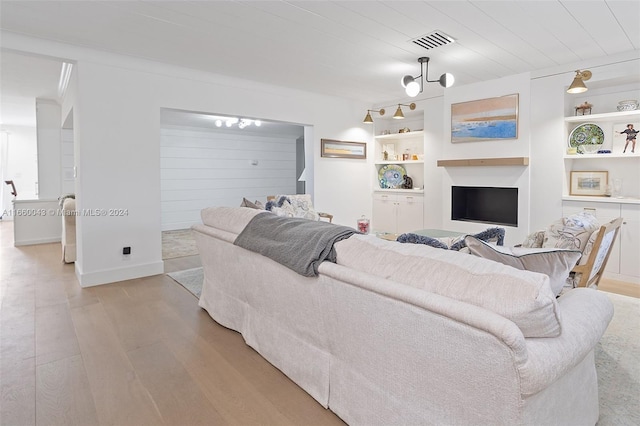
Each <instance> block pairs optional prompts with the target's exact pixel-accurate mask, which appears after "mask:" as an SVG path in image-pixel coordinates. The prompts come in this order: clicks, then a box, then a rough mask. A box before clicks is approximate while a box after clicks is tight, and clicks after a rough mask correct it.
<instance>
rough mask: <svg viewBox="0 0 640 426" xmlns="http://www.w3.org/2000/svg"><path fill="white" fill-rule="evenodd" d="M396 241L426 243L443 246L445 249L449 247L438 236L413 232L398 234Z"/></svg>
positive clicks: (432, 245) (436, 246)
mask: <svg viewBox="0 0 640 426" xmlns="http://www.w3.org/2000/svg"><path fill="white" fill-rule="evenodd" d="M396 241H398V242H399V243H410V244H425V245H427V246H431V247H435V248H441V249H445V250H448V249H449V246H448V245H446V244H445V243H443V242H442V241H440V240H438V239H437V238H431V237H427V236H424V235H418V234H411V233H407V234H402V235H400V236H398V238H397V239H396Z"/></svg>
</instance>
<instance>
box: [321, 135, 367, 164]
mask: <svg viewBox="0 0 640 426" xmlns="http://www.w3.org/2000/svg"><path fill="white" fill-rule="evenodd" d="M320 142H321V145H320V156H321V157H328V158H356V159H362V160H365V159H366V158H367V144H366V143H365V142H343V141H337V140H332V139H320Z"/></svg>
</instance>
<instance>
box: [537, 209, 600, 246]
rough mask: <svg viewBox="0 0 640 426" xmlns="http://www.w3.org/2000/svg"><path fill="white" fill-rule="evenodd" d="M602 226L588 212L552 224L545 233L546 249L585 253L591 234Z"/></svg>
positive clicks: (543, 244) (544, 243) (544, 244)
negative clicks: (562, 249)
mask: <svg viewBox="0 0 640 426" xmlns="http://www.w3.org/2000/svg"><path fill="white" fill-rule="evenodd" d="M599 227H600V225H599V224H598V219H596V217H595V216H593V215H592V214H591V213H588V212H580V213H578V214H574V215H571V216H569V217H565V218H562V219H560V220H558V221H556V222H554V223H552V224H551V225H550V226H549V227H548V228H547V229H546V230H545V232H544V242H543V243H542V247H544V248H564V249H572V250H580V251H581V252H582V251H584V249H585V247H586V245H587V241H588V240H589V237H590V236H591V234H592V233H593V232H594V231H596V230H597V229H598V228H599Z"/></svg>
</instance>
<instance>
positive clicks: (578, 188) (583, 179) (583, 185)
mask: <svg viewBox="0 0 640 426" xmlns="http://www.w3.org/2000/svg"><path fill="white" fill-rule="evenodd" d="M608 180H609V172H607V171H596V172H588V171H580V172H571V182H570V187H569V195H592V196H604V195H606V192H607V183H608Z"/></svg>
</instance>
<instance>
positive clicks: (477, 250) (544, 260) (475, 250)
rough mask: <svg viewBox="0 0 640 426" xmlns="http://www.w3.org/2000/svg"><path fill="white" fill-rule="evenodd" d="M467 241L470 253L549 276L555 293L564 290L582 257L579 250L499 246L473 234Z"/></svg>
mask: <svg viewBox="0 0 640 426" xmlns="http://www.w3.org/2000/svg"><path fill="white" fill-rule="evenodd" d="M465 240H466V243H467V247H469V251H470V252H471V254H474V255H476V256H479V257H482V258H485V259H489V260H493V261H496V262H500V263H502V264H504V265H509V266H513V267H514V268H516V269H521V270H523V271H532V272H539V273H542V274H545V275H547V276H548V277H549V285H550V286H551V291H553V294H555V295H556V296H557V295H558V294H560V292H561V291H562V288H563V287H564V285H565V282H566V280H567V277H568V276H569V273H570V272H571V270H572V269H573V267H574V266H575V265H576V262H577V261H578V259H580V256H581V253H580V252H579V251H578V250H569V249H550V248H525V247H498V246H494V245H493V244H488V243H485V242H484V241H481V240H479V239H477V238H474V237H472V236H468V237H466V238H465Z"/></svg>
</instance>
